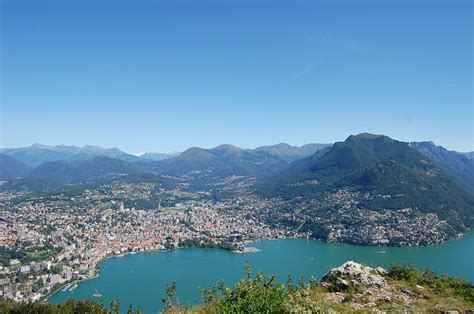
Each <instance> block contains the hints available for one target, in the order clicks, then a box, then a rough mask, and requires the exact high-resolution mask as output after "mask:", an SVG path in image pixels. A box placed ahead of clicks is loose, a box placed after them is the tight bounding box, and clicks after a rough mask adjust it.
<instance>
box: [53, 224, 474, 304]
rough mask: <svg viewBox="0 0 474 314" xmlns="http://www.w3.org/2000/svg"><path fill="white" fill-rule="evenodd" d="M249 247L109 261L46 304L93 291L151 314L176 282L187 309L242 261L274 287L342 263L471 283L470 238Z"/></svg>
mask: <svg viewBox="0 0 474 314" xmlns="http://www.w3.org/2000/svg"><path fill="white" fill-rule="evenodd" d="M249 246H252V247H255V248H258V249H260V250H261V252H258V253H246V254H235V253H232V252H229V251H225V250H219V249H202V248H183V249H176V250H171V251H163V252H146V253H138V254H134V255H125V256H122V257H113V258H110V259H107V260H105V261H103V262H102V263H100V265H99V269H100V276H99V277H98V278H94V279H91V280H88V281H84V282H81V283H80V284H79V285H78V287H77V288H76V289H75V290H74V291H72V292H70V291H67V292H63V291H60V292H58V293H56V294H55V295H53V296H52V297H50V298H49V300H48V301H49V302H52V303H58V302H62V301H65V300H67V299H69V298H73V299H88V298H90V299H94V297H93V294H94V292H95V291H96V289H97V290H98V291H99V292H100V293H101V294H102V295H103V297H104V302H105V304H107V305H108V304H109V303H110V302H111V301H112V300H113V299H117V298H118V299H120V302H121V305H122V310H124V311H126V310H127V308H128V305H129V304H133V305H134V306H135V307H136V306H137V305H141V307H142V310H143V311H144V312H145V313H155V312H158V311H160V309H161V308H162V303H161V298H162V297H164V295H165V289H166V284H167V283H172V282H173V281H176V284H177V296H178V298H179V300H180V302H182V303H188V304H192V303H195V302H198V301H199V300H200V292H199V286H202V287H210V286H211V285H212V284H213V283H215V282H217V281H218V280H219V279H224V281H225V282H226V283H227V284H234V283H235V282H236V281H238V280H239V279H240V278H242V277H243V276H244V275H245V272H244V265H245V261H246V260H249V261H250V263H251V265H252V270H253V272H254V273H255V272H256V271H258V270H261V271H263V272H265V273H267V274H276V275H277V276H278V279H279V281H280V282H286V279H287V276H288V274H291V275H292V277H293V282H295V283H296V282H298V278H299V276H300V275H303V276H304V277H305V279H307V280H308V279H310V278H311V276H315V277H317V278H321V276H322V275H324V274H325V273H326V272H327V271H328V270H329V269H331V268H333V267H335V266H339V265H341V264H342V263H344V262H345V261H348V260H354V261H357V262H361V263H364V264H367V265H372V266H382V267H388V266H390V265H391V264H393V263H412V264H415V265H417V266H419V267H421V268H429V269H432V270H435V271H436V272H437V273H439V274H449V275H454V276H457V277H462V278H465V279H467V280H469V281H471V282H474V266H473V264H474V263H473V261H474V233H473V232H471V233H470V234H468V235H466V236H464V237H463V238H460V239H457V240H453V241H449V242H446V243H443V244H439V245H434V246H429V247H414V248H397V247H366V246H354V245H348V244H341V243H324V242H321V241H317V240H307V239H280V240H264V241H260V242H256V243H252V244H250V245H249Z"/></svg>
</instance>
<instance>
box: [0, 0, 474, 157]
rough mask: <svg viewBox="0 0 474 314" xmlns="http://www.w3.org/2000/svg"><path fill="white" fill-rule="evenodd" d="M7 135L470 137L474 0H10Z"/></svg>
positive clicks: (144, 147)
mask: <svg viewBox="0 0 474 314" xmlns="http://www.w3.org/2000/svg"><path fill="white" fill-rule="evenodd" d="M1 10H2V17H1V19H2V30H1V45H2V69H1V74H2V86H1V92H2V98H1V120H0V121H1V142H0V146H2V147H16V146H26V145H31V144H32V143H35V142H39V143H43V144H69V145H85V144H92V145H100V146H104V147H114V146H115V147H119V148H121V149H124V150H126V151H129V152H132V153H138V152H145V151H164V152H168V151H180V150H183V149H185V148H188V147H190V146H201V147H212V146H215V145H218V144H221V143H231V144H235V145H238V146H241V147H255V146H258V145H263V144H273V143H278V142H287V143H290V144H294V145H301V144H305V143H308V142H334V141H339V140H344V139H345V138H346V137H347V136H348V135H350V134H354V133H360V132H364V131H368V132H373V133H383V134H386V135H389V136H391V137H393V138H397V139H400V140H406V141H411V140H432V141H434V142H435V143H437V144H440V145H443V146H445V147H447V148H450V149H456V150H460V151H469V150H474V140H473V133H474V122H473V121H474V117H473V111H474V109H473V106H474V103H473V85H474V84H473V5H472V1H462V0H460V1H448V0H446V1H428V0H425V1H421V0H420V1H405V0H399V1H375V0H374V1H349V0H347V1H278V2H273V1H187V2H186V1H168V2H164V1H151V0H148V1H126V2H125V1H71V0H62V1H59V0H57V1H39V0H31V1H24V0H10V1H9V0H2V1H1Z"/></svg>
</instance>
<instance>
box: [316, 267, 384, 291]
mask: <svg viewBox="0 0 474 314" xmlns="http://www.w3.org/2000/svg"><path fill="white" fill-rule="evenodd" d="M386 274H387V271H386V270H385V269H383V268H382V267H376V268H371V267H369V266H364V265H362V264H359V263H356V262H353V261H349V262H345V263H344V264H343V265H342V266H339V267H337V268H333V269H331V270H330V271H329V272H328V273H327V274H326V275H324V276H323V277H322V279H321V283H322V285H323V286H324V287H326V288H327V289H328V290H329V291H334V292H336V291H345V290H348V289H350V288H354V289H355V290H358V289H359V288H364V289H370V288H375V289H389V288H390V287H389V286H388V284H387V282H386V280H385V278H384V276H385V275H386Z"/></svg>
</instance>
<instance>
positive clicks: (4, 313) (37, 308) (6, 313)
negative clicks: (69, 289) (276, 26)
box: [0, 299, 142, 314]
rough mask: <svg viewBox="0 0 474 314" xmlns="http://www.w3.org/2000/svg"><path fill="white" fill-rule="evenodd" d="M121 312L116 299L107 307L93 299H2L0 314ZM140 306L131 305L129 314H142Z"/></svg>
mask: <svg viewBox="0 0 474 314" xmlns="http://www.w3.org/2000/svg"><path fill="white" fill-rule="evenodd" d="M83 313H90V314H119V313H120V302H119V301H117V300H115V301H112V302H111V303H110V306H109V307H108V308H107V307H106V306H104V304H103V303H96V302H93V301H91V300H85V301H74V300H67V301H66V302H64V303H59V304H48V303H39V302H19V303H17V302H15V301H12V300H4V299H0V314H83ZM141 313H142V312H141V310H140V307H138V309H137V310H134V309H133V307H132V306H131V305H130V306H129V308H128V310H127V314H141Z"/></svg>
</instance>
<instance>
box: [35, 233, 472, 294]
mask: <svg viewBox="0 0 474 314" xmlns="http://www.w3.org/2000/svg"><path fill="white" fill-rule="evenodd" d="M470 233H474V231H473V230H470V231H469V232H466V233H464V234H462V235H461V236H458V237H455V238H453V239H450V240H447V241H443V242H441V243H435V244H432V245H424V246H420V245H419V246H388V245H361V244H352V243H346V242H328V241H324V240H322V239H318V238H312V237H298V236H291V237H287V236H285V237H278V238H261V239H255V240H252V241H251V240H245V241H243V243H244V245H245V246H244V250H243V251H238V250H229V249H227V248H219V247H216V248H215V249H220V250H225V251H229V252H231V253H233V254H250V253H259V252H262V251H261V250H260V249H258V248H253V247H247V245H248V244H251V243H258V242H261V241H274V240H284V239H306V240H311V241H318V242H321V243H326V244H336V245H349V246H353V247H374V248H400V249H416V248H428V247H434V246H438V245H443V244H446V243H449V242H453V241H456V240H459V239H462V238H464V237H465V236H468V235H469V234H470ZM183 248H204V249H205V248H210V247H205V246H203V247H201V246H193V247H190V246H178V247H174V248H167V249H149V250H143V251H131V252H126V253H123V254H118V255H115V254H111V255H107V256H105V257H104V258H102V259H101V260H100V261H98V262H97V263H96V265H95V267H94V270H95V274H94V276H91V277H88V278H82V279H78V280H72V281H69V282H65V283H64V284H61V285H60V286H59V287H58V289H56V290H54V291H51V292H49V293H48V294H47V295H45V296H44V297H42V298H41V299H40V300H38V302H40V303H48V299H49V298H51V297H52V296H53V295H55V294H56V293H58V292H59V291H61V289H62V288H63V287H64V286H66V285H67V284H74V283H77V284H79V283H81V282H84V281H88V280H92V279H95V278H98V277H99V276H100V271H99V265H100V264H101V263H103V262H105V261H106V260H108V259H111V258H118V257H123V256H127V255H134V254H138V253H159V252H167V251H172V250H176V249H183ZM246 248H249V250H246Z"/></svg>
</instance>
